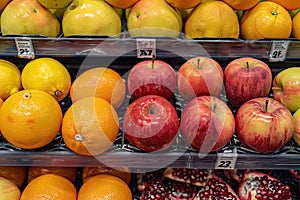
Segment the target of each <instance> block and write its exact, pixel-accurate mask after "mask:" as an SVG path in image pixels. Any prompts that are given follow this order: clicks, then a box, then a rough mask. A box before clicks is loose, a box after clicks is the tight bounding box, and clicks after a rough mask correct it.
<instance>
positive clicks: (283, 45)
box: [269, 41, 290, 62]
mask: <svg viewBox="0 0 300 200" xmlns="http://www.w3.org/2000/svg"><path fill="white" fill-rule="evenodd" d="M289 44H290V42H289V41H273V42H272V45H271V49H270V54H269V61H270V62H281V61H284V60H285V57H286V54H287V51H288V48H289Z"/></svg>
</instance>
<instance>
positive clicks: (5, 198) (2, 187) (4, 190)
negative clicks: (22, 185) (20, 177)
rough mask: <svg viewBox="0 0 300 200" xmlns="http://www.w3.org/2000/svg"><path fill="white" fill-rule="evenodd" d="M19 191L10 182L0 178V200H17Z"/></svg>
mask: <svg viewBox="0 0 300 200" xmlns="http://www.w3.org/2000/svg"><path fill="white" fill-rule="evenodd" d="M20 196H21V191H20V189H19V188H18V186H16V185H15V184H14V183H13V182H11V181H10V180H8V179H6V178H3V177H0V199H1V200H19V199H20Z"/></svg>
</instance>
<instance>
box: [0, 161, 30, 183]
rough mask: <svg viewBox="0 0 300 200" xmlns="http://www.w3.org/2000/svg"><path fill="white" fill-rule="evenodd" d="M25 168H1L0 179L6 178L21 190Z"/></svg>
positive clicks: (24, 177)
mask: <svg viewBox="0 0 300 200" xmlns="http://www.w3.org/2000/svg"><path fill="white" fill-rule="evenodd" d="M26 175H27V167H24V166H1V167H0V177H2V178H6V179H8V180H10V181H11V182H13V183H14V184H16V185H17V186H18V187H19V188H21V187H22V186H23V184H24V182H25V179H26Z"/></svg>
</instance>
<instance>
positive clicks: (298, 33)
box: [292, 12, 300, 40]
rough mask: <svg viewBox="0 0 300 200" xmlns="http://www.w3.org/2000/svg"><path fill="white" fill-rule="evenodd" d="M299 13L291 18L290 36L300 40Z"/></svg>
mask: <svg viewBox="0 0 300 200" xmlns="http://www.w3.org/2000/svg"><path fill="white" fill-rule="evenodd" d="M299 13H300V12H297V13H296V15H295V16H294V17H293V20H292V22H293V30H292V35H293V36H294V37H295V38H296V39H298V40H300V14H299Z"/></svg>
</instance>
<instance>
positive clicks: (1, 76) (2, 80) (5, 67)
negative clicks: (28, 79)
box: [0, 59, 22, 100]
mask: <svg viewBox="0 0 300 200" xmlns="http://www.w3.org/2000/svg"><path fill="white" fill-rule="evenodd" d="M21 88H22V84H21V72H20V69H19V68H18V67H17V66H16V65H15V64H14V63H12V62H10V61H7V60H3V59H0V98H1V99H2V100H5V99H6V98H7V97H9V96H10V95H12V94H14V93H16V92H18V91H19V90H20V89H21Z"/></svg>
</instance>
